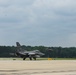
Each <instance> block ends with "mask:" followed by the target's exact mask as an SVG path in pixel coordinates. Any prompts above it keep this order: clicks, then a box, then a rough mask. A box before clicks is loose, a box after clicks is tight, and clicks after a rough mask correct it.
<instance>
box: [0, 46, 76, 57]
mask: <svg viewBox="0 0 76 75" xmlns="http://www.w3.org/2000/svg"><path fill="white" fill-rule="evenodd" d="M21 47H22V48H23V49H25V50H28V51H31V50H39V51H41V52H43V53H44V54H45V55H44V56H43V57H52V58H76V47H65V48H63V47H45V46H25V45H23V46H21ZM16 50H17V48H16V47H15V46H0V57H16V56H15V55H14V54H15V52H16Z"/></svg>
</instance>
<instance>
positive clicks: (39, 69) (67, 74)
mask: <svg viewBox="0 0 76 75" xmlns="http://www.w3.org/2000/svg"><path fill="white" fill-rule="evenodd" d="M0 75H76V60H40V61H22V60H20V61H19V60H9V61H8V60H6V61H5V60H4V61H2V60H1V61H0Z"/></svg>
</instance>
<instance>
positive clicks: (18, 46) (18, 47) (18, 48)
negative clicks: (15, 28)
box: [16, 42, 24, 52]
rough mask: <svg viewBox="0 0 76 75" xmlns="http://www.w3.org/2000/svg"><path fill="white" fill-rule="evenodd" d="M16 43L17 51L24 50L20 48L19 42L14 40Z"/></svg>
mask: <svg viewBox="0 0 76 75" xmlns="http://www.w3.org/2000/svg"><path fill="white" fill-rule="evenodd" d="M16 45H17V51H18V52H19V51H24V49H22V48H21V45H20V43H19V42H16Z"/></svg>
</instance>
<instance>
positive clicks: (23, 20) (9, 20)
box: [0, 0, 76, 47]
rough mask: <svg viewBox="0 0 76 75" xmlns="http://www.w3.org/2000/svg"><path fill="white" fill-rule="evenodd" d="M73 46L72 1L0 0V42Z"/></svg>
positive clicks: (75, 13) (75, 10)
mask: <svg viewBox="0 0 76 75" xmlns="http://www.w3.org/2000/svg"><path fill="white" fill-rule="evenodd" d="M17 41H19V42H20V43H21V44H22V45H31V46H40V45H43V46H62V47H72V46H75V47H76V0H0V45H7V46H8V45H11V46H12V45H15V42H17Z"/></svg>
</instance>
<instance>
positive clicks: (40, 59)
mask: <svg viewBox="0 0 76 75" xmlns="http://www.w3.org/2000/svg"><path fill="white" fill-rule="evenodd" d="M51 59H52V60H76V58H51ZM0 60H23V59H22V58H0ZM26 60H30V59H29V58H26ZM37 60H48V58H37Z"/></svg>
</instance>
